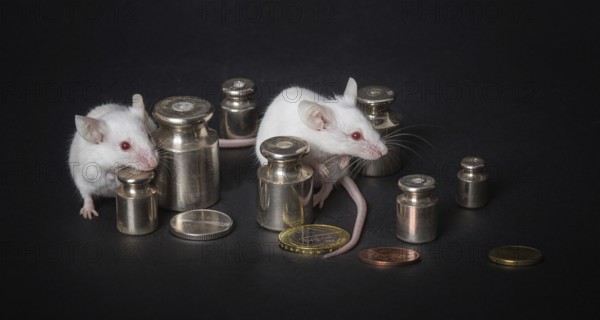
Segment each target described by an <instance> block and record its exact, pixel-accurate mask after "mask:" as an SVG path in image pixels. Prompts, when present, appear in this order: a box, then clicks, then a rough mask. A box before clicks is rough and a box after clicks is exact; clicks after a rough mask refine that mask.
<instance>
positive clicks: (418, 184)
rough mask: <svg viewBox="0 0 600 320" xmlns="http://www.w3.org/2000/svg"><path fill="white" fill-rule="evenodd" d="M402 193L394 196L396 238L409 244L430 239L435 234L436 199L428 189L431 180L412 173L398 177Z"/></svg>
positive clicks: (433, 184) (428, 177) (431, 186)
mask: <svg viewBox="0 0 600 320" xmlns="http://www.w3.org/2000/svg"><path fill="white" fill-rule="evenodd" d="M398 187H399V188H400V190H401V191H402V193H401V194H400V195H399V196H398V197H397V198H396V205H397V210H396V237H398V239H400V240H402V241H405V242H409V243H424V242H430V241H433V240H434V239H435V238H436V236H437V221H438V216H437V212H436V206H437V203H438V198H437V197H436V196H435V195H432V194H431V192H432V191H433V189H435V180H434V179H433V178H432V177H430V176H426V175H421V174H414V175H408V176H404V177H402V178H400V180H399V181H398Z"/></svg>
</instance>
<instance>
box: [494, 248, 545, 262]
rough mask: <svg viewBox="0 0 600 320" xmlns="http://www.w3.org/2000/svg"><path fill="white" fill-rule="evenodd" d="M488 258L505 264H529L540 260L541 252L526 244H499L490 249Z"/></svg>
mask: <svg viewBox="0 0 600 320" xmlns="http://www.w3.org/2000/svg"><path fill="white" fill-rule="evenodd" d="M488 258H489V259H490V260H492V262H494V263H497V264H501V265H505V266H530V265H534V264H536V263H539V262H540V261H542V252H541V251H540V250H538V249H536V248H532V247H526V246H501V247H496V248H494V249H492V250H490V252H488Z"/></svg>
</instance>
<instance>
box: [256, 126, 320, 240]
mask: <svg viewBox="0 0 600 320" xmlns="http://www.w3.org/2000/svg"><path fill="white" fill-rule="evenodd" d="M309 150H310V148H309V145H308V143H307V142H306V141H304V140H303V139H300V138H296V137H285V136H279V137H273V138H270V139H267V140H265V141H264V142H263V143H262V144H261V145H260V152H261V154H262V155H263V156H264V157H265V158H267V160H268V163H267V164H266V165H264V166H262V167H260V168H259V169H258V172H257V175H258V201H257V204H258V215H257V222H258V223H259V224H260V225H261V226H262V227H264V228H266V229H269V230H273V231H282V230H284V229H287V228H289V227H293V226H298V225H303V224H308V223H311V222H313V220H314V214H313V169H312V168H311V167H309V166H307V165H305V164H303V163H302V158H303V157H304V156H305V155H306V154H308V152H309Z"/></svg>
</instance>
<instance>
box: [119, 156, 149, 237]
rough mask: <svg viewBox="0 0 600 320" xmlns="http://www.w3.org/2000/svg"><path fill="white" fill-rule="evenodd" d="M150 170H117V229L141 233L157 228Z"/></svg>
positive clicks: (127, 232) (131, 233) (126, 232)
mask: <svg viewBox="0 0 600 320" xmlns="http://www.w3.org/2000/svg"><path fill="white" fill-rule="evenodd" d="M153 178H154V172H152V171H139V170H137V169H133V168H129V167H126V168H123V169H121V170H119V172H118V174H117V179H119V182H121V184H120V185H119V187H118V188H117V197H116V199H117V230H119V232H121V233H125V234H130V235H142V234H147V233H151V232H153V231H155V230H156V229H157V228H158V217H157V207H156V190H155V189H154V188H153V187H152V186H150V182H151V181H152V179H153Z"/></svg>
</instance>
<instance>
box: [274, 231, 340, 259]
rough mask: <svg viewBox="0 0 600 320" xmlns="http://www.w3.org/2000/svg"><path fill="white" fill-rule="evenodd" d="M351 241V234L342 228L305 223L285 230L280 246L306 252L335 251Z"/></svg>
mask: <svg viewBox="0 0 600 320" xmlns="http://www.w3.org/2000/svg"><path fill="white" fill-rule="evenodd" d="M348 241H350V234H349V233H348V232H347V231H346V230H344V229H341V228H338V227H334V226H329V225H324V224H305V225H301V226H296V227H292V228H289V229H286V230H283V231H282V232H281V233H280V234H279V246H280V247H281V248H283V249H284V250H287V251H291V252H296V253H304V254H324V253H329V252H333V251H335V250H337V249H339V248H341V247H342V246H343V245H345V244H346V243H348Z"/></svg>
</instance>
